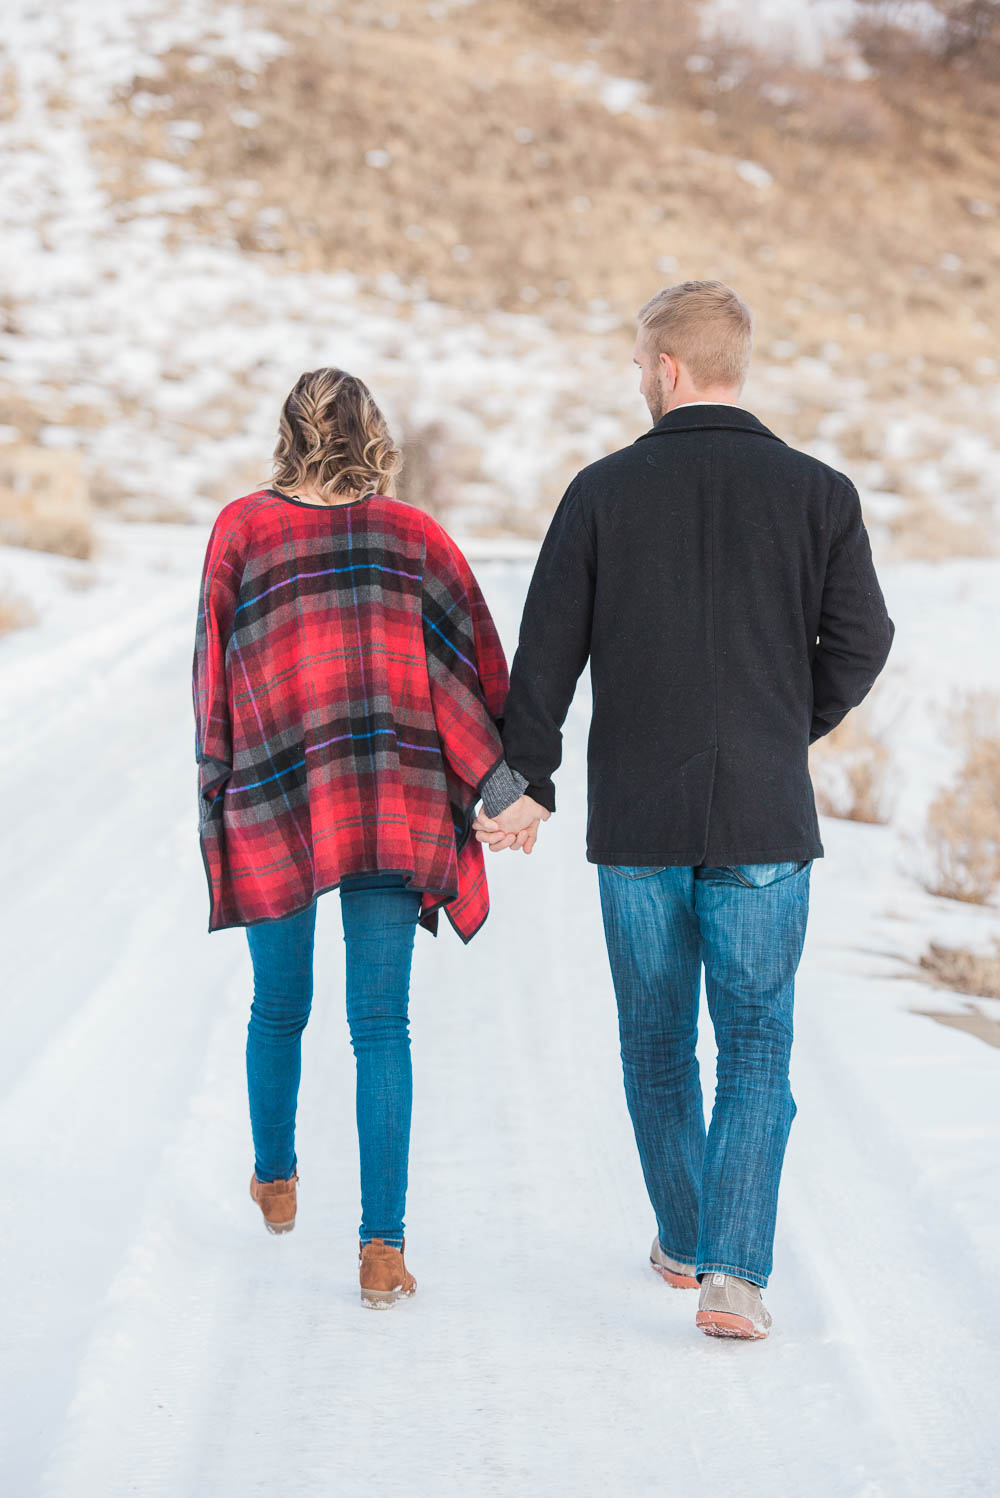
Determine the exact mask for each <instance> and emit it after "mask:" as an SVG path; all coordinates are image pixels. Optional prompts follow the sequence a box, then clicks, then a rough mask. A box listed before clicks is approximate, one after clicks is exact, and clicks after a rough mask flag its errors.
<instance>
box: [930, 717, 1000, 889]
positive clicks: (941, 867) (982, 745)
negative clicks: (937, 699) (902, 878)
mask: <svg viewBox="0 0 1000 1498" xmlns="http://www.w3.org/2000/svg"><path fill="white" fill-rule="evenodd" d="M950 717H951V723H952V731H953V733H954V734H955V736H956V737H957V738H958V740H959V742H960V743H961V744H962V746H963V748H964V751H965V752H964V759H963V763H962V766H961V769H960V770H959V772H958V775H957V777H956V779H955V781H954V782H953V784H952V785H950V786H948V787H946V789H944V790H943V791H941V792H940V793H939V794H938V795H937V796H936V797H935V799H934V801H933V802H932V803H931V806H930V809H929V811H928V813H927V843H928V847H929V849H930V855H931V862H932V873H931V876H930V878H929V879H928V880H927V882H926V888H927V889H928V890H929V891H930V892H931V894H933V895H942V896H943V897H944V898H945V899H949V900H964V901H966V902H967V903H969V904H972V905H985V904H986V903H987V902H988V901H989V900H990V899H991V898H992V896H993V894H994V892H995V891H996V888H997V885H998V884H1000V699H998V698H997V697H996V696H995V695H994V694H993V693H989V692H981V693H973V694H970V695H969V696H968V697H967V698H966V700H965V701H964V702H963V703H962V704H961V705H960V706H959V707H958V708H957V709H955V710H953V711H952V713H951V714H950Z"/></svg>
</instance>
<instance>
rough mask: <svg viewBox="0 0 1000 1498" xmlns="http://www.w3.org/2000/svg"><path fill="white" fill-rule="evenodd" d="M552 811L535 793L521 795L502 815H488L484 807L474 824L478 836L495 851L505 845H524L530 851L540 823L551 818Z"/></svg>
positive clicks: (521, 846) (478, 838) (518, 846)
mask: <svg viewBox="0 0 1000 1498" xmlns="http://www.w3.org/2000/svg"><path fill="white" fill-rule="evenodd" d="M551 815H552V813H551V812H550V811H549V809H548V807H547V806H540V805H539V804H538V802H537V801H535V800H533V799H532V797H531V796H519V797H518V799H517V800H516V801H515V802H514V804H513V806H508V807H507V808H506V810H505V811H502V812H501V813H500V814H499V816H496V817H488V816H487V815H486V813H485V812H484V811H482V810H481V811H480V812H479V815H478V816H477V817H476V820H475V821H474V822H473V824H472V827H473V830H474V832H475V834H476V838H477V840H478V841H479V842H481V843H486V844H487V846H488V847H489V849H490V851H491V852H493V853H500V852H501V851H502V850H503V849H504V848H514V849H515V850H516V849H518V848H520V849H521V850H522V851H523V852H525V853H530V852H531V850H532V848H533V847H534V846H535V839H536V838H537V836H538V824H539V823H540V822H547V821H548V820H549V817H550V816H551Z"/></svg>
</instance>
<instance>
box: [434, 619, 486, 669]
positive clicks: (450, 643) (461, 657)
mask: <svg viewBox="0 0 1000 1498" xmlns="http://www.w3.org/2000/svg"><path fill="white" fill-rule="evenodd" d="M424 622H425V623H426V624H429V625H430V627H431V629H432V630H433V631H434V633H435V634H438V635H440V636H441V638H442V640H443V641H444V643H445V644H446V645H448V646H449V647H450V648H451V649H452V650H453V651H454V652H455V654H456V655H457V656H458V658H459V660H460V661H464V662H465V664H466V665H467V666H470V667H471V668H472V670H473V671H475V670H476V666H475V663H474V662H473V661H470V660H469V657H468V656H467V655H463V654H462V652H461V651H460V650H459V648H458V646H457V645H456V644H455V643H454V642H453V641H452V640H449V638H448V636H447V635H446V634H445V633H444V631H443V630H440V629H438V627H437V625H436V624H435V623H434V620H433V619H428V618H427V615H426V614H425V615H424Z"/></svg>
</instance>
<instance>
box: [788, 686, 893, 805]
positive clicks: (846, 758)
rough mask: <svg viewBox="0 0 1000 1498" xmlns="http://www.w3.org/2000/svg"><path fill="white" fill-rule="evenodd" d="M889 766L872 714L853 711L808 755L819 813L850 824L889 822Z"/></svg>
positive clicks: (887, 753) (858, 709) (886, 752)
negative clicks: (873, 723)
mask: <svg viewBox="0 0 1000 1498" xmlns="http://www.w3.org/2000/svg"><path fill="white" fill-rule="evenodd" d="M891 764H892V761H891V755H890V753H889V749H888V746H887V745H886V743H885V742H884V740H883V739H882V738H881V737H880V736H879V734H878V733H877V732H876V730H875V728H874V727H873V725H872V722H871V718H870V716H869V714H868V713H867V712H863V711H862V710H861V709H860V708H855V709H854V711H853V712H851V713H849V714H848V715H847V717H846V718H845V719H844V720H843V722H841V723H839V724H838V725H837V727H836V728H835V729H833V731H832V732H831V733H828V734H825V735H824V737H823V738H821V739H817V741H816V743H815V744H813V746H812V748H811V749H810V751H809V768H810V773H811V775H812V779H813V788H814V790H815V793H816V806H817V809H818V810H819V811H820V812H822V814H823V815H824V816H827V817H839V818H842V819H843V820H845V821H848V822H871V823H875V824H878V825H882V824H884V823H886V822H888V820H889V774H890V770H891Z"/></svg>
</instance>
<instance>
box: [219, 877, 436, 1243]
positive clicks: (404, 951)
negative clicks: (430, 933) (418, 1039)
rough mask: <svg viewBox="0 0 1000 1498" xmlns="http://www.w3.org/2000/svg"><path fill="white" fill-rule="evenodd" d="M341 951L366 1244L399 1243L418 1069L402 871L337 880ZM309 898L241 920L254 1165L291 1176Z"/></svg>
mask: <svg viewBox="0 0 1000 1498" xmlns="http://www.w3.org/2000/svg"><path fill="white" fill-rule="evenodd" d="M339 888H340V905H341V914H342V916H343V923H344V942H345V944H346V947H347V1023H348V1026H349V1028H350V1032H351V1045H352V1047H353V1049H354V1055H355V1061H356V1065H357V1098H356V1103H357V1121H358V1145H359V1150H360V1156H361V1227H360V1231H359V1235H360V1238H361V1241H362V1242H363V1243H367V1242H368V1241H369V1240H370V1239H371V1238H384V1239H385V1241H386V1243H391V1244H394V1245H395V1246H396V1247H397V1248H398V1247H400V1246H401V1244H402V1242H403V1214H404V1211H405V1208H406V1186H407V1171H408V1165H409V1152H410V1112H411V1107H412V1101H413V1076H412V1070H411V1064H410V1031H409V1016H408V1010H409V995H410V964H411V960H412V956H413V938H414V934H415V932H416V927H417V917H418V915H419V913H420V902H421V895H420V892H419V891H418V890H413V889H409V888H407V887H405V886H404V881H403V876H402V875H399V874H358V875H351V876H349V877H347V878H345V879H343V880H342V881H341V884H340V886H339ZM315 928H316V901H313V903H312V905H310V906H309V908H308V909H307V910H301V911H299V912H298V913H297V914H296V915H291V916H286V917H284V918H283V919H281V920H274V921H260V922H258V923H257V924H256V925H253V926H247V927H246V933H247V942H248V943H249V947H250V957H251V960H252V962H253V1003H252V1004H251V1007H250V1023H249V1025H248V1027H247V1050H246V1057H247V1090H248V1093H249V1099H250V1125H251V1130H252V1133H253V1144H254V1157H255V1160H254V1168H255V1170H256V1173H257V1179H258V1180H260V1181H274V1180H287V1179H288V1177H289V1176H291V1175H292V1174H293V1173H294V1171H295V1168H296V1165H297V1164H298V1159H297V1156H296V1153H295V1113H296V1105H297V1102H298V1094H299V1078H300V1075H301V1070H302V1032H303V1030H304V1029H305V1027H306V1023H307V1021H308V1019H309V1013H310V1010H311V1008H312V995H313V939H314V935H315Z"/></svg>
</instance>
